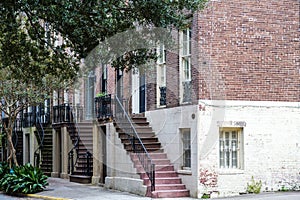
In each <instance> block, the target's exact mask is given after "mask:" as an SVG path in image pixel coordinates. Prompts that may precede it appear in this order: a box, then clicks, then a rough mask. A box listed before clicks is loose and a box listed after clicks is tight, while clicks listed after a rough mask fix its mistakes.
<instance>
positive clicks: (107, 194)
mask: <svg viewBox="0 0 300 200" xmlns="http://www.w3.org/2000/svg"><path fill="white" fill-rule="evenodd" d="M48 182H49V186H47V188H46V189H45V190H44V191H43V192H40V193H37V194H30V195H28V196H29V197H31V198H33V199H47V200H70V199H72V200H99V199H101V200H129V199H130V200H150V199H152V198H149V197H142V196H137V195H134V194H130V193H126V192H119V191H115V190H108V189H105V188H103V187H100V186H93V185H84V184H79V183H73V182H70V181H69V179H60V178H51V177H50V178H48ZM162 199H163V200H170V198H162ZM231 199H232V200H248V199H249V200H285V199H288V200H298V199H300V192H281V193H278V192H272V193H261V194H258V195H255V194H252V195H241V196H237V197H228V198H217V200H231ZM173 200H174V199H173ZM176 200H194V198H188V197H185V198H176Z"/></svg>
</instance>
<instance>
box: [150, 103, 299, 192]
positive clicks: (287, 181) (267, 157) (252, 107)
mask: <svg viewBox="0 0 300 200" xmlns="http://www.w3.org/2000/svg"><path fill="white" fill-rule="evenodd" d="M199 104H201V106H202V108H203V107H205V110H203V109H202V110H200V109H198V106H182V107H177V108H169V109H162V110H156V111H150V112H147V113H146V117H147V118H148V120H149V121H150V124H151V126H152V127H153V130H154V131H155V132H156V134H157V136H158V138H159V140H160V142H161V143H162V145H163V147H164V149H165V152H167V154H168V157H169V158H170V159H171V162H172V163H174V164H175V167H176V169H180V166H181V163H182V158H181V154H182V153H181V149H182V146H181V143H180V140H181V138H180V133H179V128H191V135H192V176H185V177H184V178H183V180H184V182H185V183H186V184H187V187H188V189H190V190H191V194H192V196H195V197H201V194H202V193H203V187H202V186H201V185H200V182H199V169H200V168H208V169H213V170H214V171H216V172H217V173H218V187H217V188H215V189H214V190H217V191H219V195H220V196H230V195H236V194H238V193H240V192H245V191H246V188H247V183H248V182H250V180H251V177H252V176H254V179H255V180H262V182H263V186H262V191H265V190H269V191H271V190H278V189H279V188H280V187H281V186H282V185H284V186H285V187H291V185H293V184H295V183H297V182H298V185H299V183H300V174H299V173H300V103H298V102H296V103H289V102H263V101H261V102H249V101H226V102H225V101H199ZM224 104H225V105H226V107H224ZM193 113H194V114H196V118H195V119H192V118H191V115H192V114H193ZM220 122H225V123H223V124H226V123H227V124H230V123H232V122H245V124H246V126H245V127H243V135H244V168H243V169H241V170H225V169H220V168H219V125H220ZM231 126H232V125H231ZM193 182H194V184H193ZM299 187H300V186H299ZM195 194H196V195H195Z"/></svg>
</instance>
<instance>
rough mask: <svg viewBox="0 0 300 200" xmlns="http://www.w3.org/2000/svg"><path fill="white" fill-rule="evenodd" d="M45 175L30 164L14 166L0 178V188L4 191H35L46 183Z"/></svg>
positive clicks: (10, 192) (41, 188) (41, 189)
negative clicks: (10, 171)
mask: <svg viewBox="0 0 300 200" xmlns="http://www.w3.org/2000/svg"><path fill="white" fill-rule="evenodd" d="M47 178H48V177H47V176H46V175H44V174H43V172H42V171H41V170H40V169H39V168H37V167H33V166H32V165H31V164H29V163H28V164H25V165H23V166H19V167H15V168H13V170H12V173H7V174H5V175H4V177H3V178H2V179H1V180H0V188H1V190H3V191H4V192H5V193H9V194H12V193H23V194H29V193H36V192H40V191H43V189H44V188H45V187H46V186H47V185H48V182H47Z"/></svg>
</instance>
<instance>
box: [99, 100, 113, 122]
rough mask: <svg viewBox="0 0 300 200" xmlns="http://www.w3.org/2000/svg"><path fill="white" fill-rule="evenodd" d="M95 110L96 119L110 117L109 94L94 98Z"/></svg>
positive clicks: (110, 103)
mask: <svg viewBox="0 0 300 200" xmlns="http://www.w3.org/2000/svg"><path fill="white" fill-rule="evenodd" d="M95 112H96V117H97V119H100V120H105V119H109V118H110V117H112V102H111V94H107V95H105V96H101V97H96V98H95Z"/></svg>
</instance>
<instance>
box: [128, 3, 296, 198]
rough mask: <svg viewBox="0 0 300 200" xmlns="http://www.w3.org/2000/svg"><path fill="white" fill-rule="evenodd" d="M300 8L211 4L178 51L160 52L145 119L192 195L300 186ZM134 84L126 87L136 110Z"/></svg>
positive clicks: (149, 78) (151, 73) (180, 38)
mask: <svg viewBox="0 0 300 200" xmlns="http://www.w3.org/2000/svg"><path fill="white" fill-rule="evenodd" d="M299 7H300V5H299V1H296V0H289V1H267V0H260V1H251V2H250V1H210V2H209V3H208V5H207V7H206V8H205V9H204V10H203V11H200V12H198V13H197V14H196V15H195V16H194V19H193V26H192V27H190V29H188V30H184V31H180V32H178V33H177V36H176V37H175V41H177V42H178V51H177V52H176V51H174V49H173V50H168V49H166V50H165V49H162V50H163V51H160V49H159V50H158V52H161V53H162V54H165V55H162V56H161V57H160V59H159V60H158V63H157V66H156V67H154V68H152V69H149V70H148V72H147V73H146V74H147V75H146V76H145V77H146V81H145V88H146V91H147V92H146V94H145V95H144V96H142V97H143V98H145V111H146V112H145V113H144V112H143V111H144V110H143V111H142V112H143V113H144V115H145V116H146V118H147V120H148V121H149V123H150V125H151V127H152V129H153V131H154V132H155V135H156V137H157V138H158V140H159V142H160V143H161V146H162V148H163V150H164V152H166V154H167V156H168V159H170V161H171V163H172V164H173V165H174V169H175V171H176V172H177V173H178V174H179V177H180V178H181V180H182V182H183V183H184V184H185V186H186V188H187V189H189V191H190V195H191V196H194V197H201V196H202V194H203V193H204V192H205V191H211V192H212V191H214V192H215V194H216V193H218V194H219V195H220V196H228V195H234V194H238V193H244V192H246V190H247V183H250V182H251V178H252V176H253V178H254V179H255V180H256V181H259V180H261V181H262V188H261V190H262V191H277V190H279V189H281V188H282V187H285V188H289V189H292V188H293V187H299V178H300V177H299V165H300V157H299V148H300V147H299V146H300V145H299V143H300V140H299V138H300V137H299V134H300V126H299V119H300V111H299V109H300V108H299V102H300V85H299V80H300V71H299V70H300V68H299V66H300V57H299V55H300V42H299V34H300V32H299V12H300V8H299ZM175 35H176V34H175ZM189 36H191V37H189ZM160 48H163V47H160ZM164 50H165V51H164ZM163 52H164V53H163ZM128 76H130V74H128ZM134 76H135V75H133V76H132V77H131V82H130V81H129V82H128V83H129V85H127V86H125V85H124V86H123V88H124V89H125V88H126V89H127V91H129V93H128V94H131V97H130V98H129V99H131V100H129V101H131V103H130V105H132V107H134V105H137V104H139V103H140V102H141V101H139V100H137V101H135V100H134V98H137V99H139V98H141V97H140V96H136V95H135V94H134V92H133V91H134V89H133V88H134V87H133V85H134V84H136V83H134V80H135V79H136V78H135V77H134ZM140 86H141V85H138V86H135V87H137V88H138V90H139V88H140ZM130 91H131V92H130ZM137 102H138V103H137ZM131 111H132V113H140V112H139V108H132V110H131ZM283 137H284V140H282V138H283ZM204 172H208V173H211V174H213V175H214V176H213V177H211V176H209V175H207V174H206V173H204ZM204 180H207V181H206V182H205V181H204ZM209 180H210V181H212V182H213V183H210V184H209V183H208V182H209Z"/></svg>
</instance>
